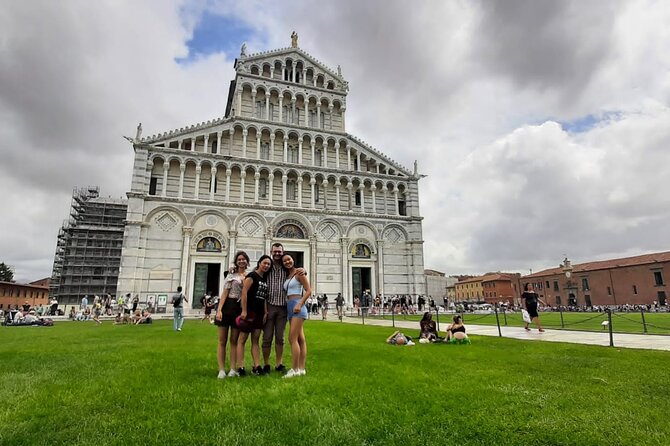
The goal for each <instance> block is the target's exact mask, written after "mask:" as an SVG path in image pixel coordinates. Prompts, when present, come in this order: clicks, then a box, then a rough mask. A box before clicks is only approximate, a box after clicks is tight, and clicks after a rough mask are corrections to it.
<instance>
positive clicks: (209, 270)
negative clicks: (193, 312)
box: [188, 263, 221, 308]
mask: <svg viewBox="0 0 670 446" xmlns="http://www.w3.org/2000/svg"><path fill="white" fill-rule="evenodd" d="M220 274H221V264H220V263H196V264H195V276H194V280H193V294H192V295H191V296H188V297H189V298H190V299H189V300H191V302H192V303H193V306H192V308H202V303H201V302H200V299H201V298H202V296H204V295H205V293H207V292H208V291H209V292H211V293H212V295H213V296H218V295H219V293H220V292H221V290H220V289H219V276H220Z"/></svg>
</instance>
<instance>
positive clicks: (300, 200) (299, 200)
mask: <svg viewBox="0 0 670 446" xmlns="http://www.w3.org/2000/svg"><path fill="white" fill-rule="evenodd" d="M298 207H299V208H301V207H302V177H298Z"/></svg>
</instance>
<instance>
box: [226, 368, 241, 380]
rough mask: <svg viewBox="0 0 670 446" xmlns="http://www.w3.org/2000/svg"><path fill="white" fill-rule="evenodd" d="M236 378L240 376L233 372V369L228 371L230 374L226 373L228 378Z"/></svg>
mask: <svg viewBox="0 0 670 446" xmlns="http://www.w3.org/2000/svg"><path fill="white" fill-rule="evenodd" d="M236 376H240V374H239V373H237V371H235V369H230V372H228V378H234V377H236Z"/></svg>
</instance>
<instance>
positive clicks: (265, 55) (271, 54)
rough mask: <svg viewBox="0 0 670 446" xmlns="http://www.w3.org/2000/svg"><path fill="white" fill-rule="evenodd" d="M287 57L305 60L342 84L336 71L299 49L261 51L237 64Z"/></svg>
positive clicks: (240, 59)
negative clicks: (292, 56)
mask: <svg viewBox="0 0 670 446" xmlns="http://www.w3.org/2000/svg"><path fill="white" fill-rule="evenodd" d="M287 55H298V56H300V57H302V58H304V59H305V60H308V61H309V62H310V63H312V64H314V66H316V67H318V68H320V69H321V70H323V71H325V72H326V73H328V74H329V75H331V76H333V77H334V78H335V79H339V80H341V81H343V82H344V78H343V77H342V75H340V74H338V73H337V70H333V69H332V68H330V67H329V66H328V65H326V64H325V63H323V62H321V61H320V60H318V59H316V58H315V57H313V56H312V55H311V54H309V53H307V52H305V51H304V50H302V49H300V48H280V49H278V50H272V51H262V52H260V53H254V54H250V55H248V56H246V57H239V58H238V62H244V63H245V64H248V63H254V62H258V61H263V62H270V63H274V59H275V58H277V57H278V56H287ZM235 68H237V66H235Z"/></svg>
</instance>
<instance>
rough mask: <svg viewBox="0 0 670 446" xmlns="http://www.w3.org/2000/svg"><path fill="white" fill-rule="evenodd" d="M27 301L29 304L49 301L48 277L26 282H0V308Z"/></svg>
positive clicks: (44, 303)
mask: <svg viewBox="0 0 670 446" xmlns="http://www.w3.org/2000/svg"><path fill="white" fill-rule="evenodd" d="M26 301H27V302H28V303H29V304H30V305H31V306H33V307H37V306H39V305H44V306H46V305H47V304H48V303H49V279H48V278H47V279H42V280H38V281H35V282H31V283H28V284H22V283H13V282H0V310H6V309H8V308H10V306H11V307H14V306H15V305H19V306H20V305H23V304H24V303H25V302H26Z"/></svg>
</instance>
